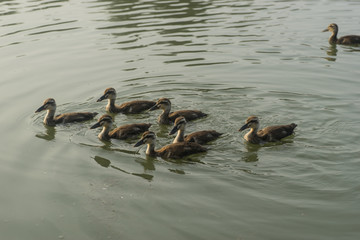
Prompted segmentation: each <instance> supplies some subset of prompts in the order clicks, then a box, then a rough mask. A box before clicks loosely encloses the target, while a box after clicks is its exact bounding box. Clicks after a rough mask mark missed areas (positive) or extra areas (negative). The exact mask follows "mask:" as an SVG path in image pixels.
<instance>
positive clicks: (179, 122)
mask: <svg viewBox="0 0 360 240" xmlns="http://www.w3.org/2000/svg"><path fill="white" fill-rule="evenodd" d="M185 127H186V120H185V118H184V117H183V116H181V117H178V118H176V119H175V122H174V127H173V129H172V130H171V131H170V133H169V135H172V134H174V133H176V132H177V135H176V137H175V139H174V141H173V143H178V142H196V143H198V144H205V143H208V142H210V141H213V140H215V139H217V138H218V137H220V136H221V135H222V133H219V132H217V131H215V130H203V131H198V132H193V133H191V134H189V135H186V136H184V134H185Z"/></svg>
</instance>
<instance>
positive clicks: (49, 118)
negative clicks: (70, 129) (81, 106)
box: [35, 98, 98, 126]
mask: <svg viewBox="0 0 360 240" xmlns="http://www.w3.org/2000/svg"><path fill="white" fill-rule="evenodd" d="M44 110H47V113H46V115H45V118H44V124H45V125H49V126H55V124H58V123H71V122H82V121H87V120H90V119H93V118H94V117H95V116H96V115H97V114H98V113H97V112H73V113H63V114H59V115H56V116H55V111H56V102H55V99H53V98H48V99H46V100H45V101H44V104H43V105H42V106H41V107H39V108H38V109H37V110H36V111H35V113H38V112H41V111H44Z"/></svg>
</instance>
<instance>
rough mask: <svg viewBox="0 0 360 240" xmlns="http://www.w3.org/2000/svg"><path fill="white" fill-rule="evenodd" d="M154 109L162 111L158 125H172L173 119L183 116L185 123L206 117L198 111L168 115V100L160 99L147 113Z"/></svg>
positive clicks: (181, 111)
mask: <svg viewBox="0 0 360 240" xmlns="http://www.w3.org/2000/svg"><path fill="white" fill-rule="evenodd" d="M156 109H161V110H162V111H163V112H162V113H161V114H160V116H159V117H158V123H160V124H168V125H169V124H172V123H173V122H174V121H175V119H176V118H178V117H180V116H183V117H184V118H185V119H186V121H192V120H195V119H198V118H202V117H206V116H207V114H206V113H203V112H201V111H199V110H180V111H175V112H171V113H170V111H171V102H170V100H169V99H168V98H160V99H159V100H158V101H157V102H156V104H155V105H154V106H153V107H151V108H150V109H149V111H153V110H156Z"/></svg>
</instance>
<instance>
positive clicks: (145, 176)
mask: <svg viewBox="0 0 360 240" xmlns="http://www.w3.org/2000/svg"><path fill="white" fill-rule="evenodd" d="M93 159H94V160H95V162H96V163H98V164H99V165H100V166H102V167H105V168H108V167H111V168H112V169H116V170H118V171H120V172H123V173H126V174H130V175H133V176H137V177H141V178H143V179H145V180H147V181H152V180H153V178H154V176H153V175H151V174H147V173H133V172H128V171H126V170H124V169H121V168H120V167H118V166H115V165H114V164H112V163H111V161H110V160H109V159H107V158H104V157H100V156H95V157H93Z"/></svg>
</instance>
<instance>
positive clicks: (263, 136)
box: [239, 116, 297, 144]
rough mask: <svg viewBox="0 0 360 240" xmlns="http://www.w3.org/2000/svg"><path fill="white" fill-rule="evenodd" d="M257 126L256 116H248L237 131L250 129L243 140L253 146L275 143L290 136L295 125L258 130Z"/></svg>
mask: <svg viewBox="0 0 360 240" xmlns="http://www.w3.org/2000/svg"><path fill="white" fill-rule="evenodd" d="M259 125H260V124H259V119H258V118H257V117H256V116H250V117H248V119H247V120H246V122H245V125H244V126H242V127H241V128H240V129H239V131H240V132H241V131H243V130H245V129H247V128H250V131H249V132H248V133H247V134H245V136H244V139H245V140H246V141H248V142H250V143H253V144H264V143H267V142H277V141H280V140H281V139H282V138H285V137H287V136H290V135H291V134H293V132H294V129H295V128H296V126H297V125H296V124H295V123H291V124H289V125H278V126H270V127H266V128H264V129H261V130H259Z"/></svg>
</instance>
